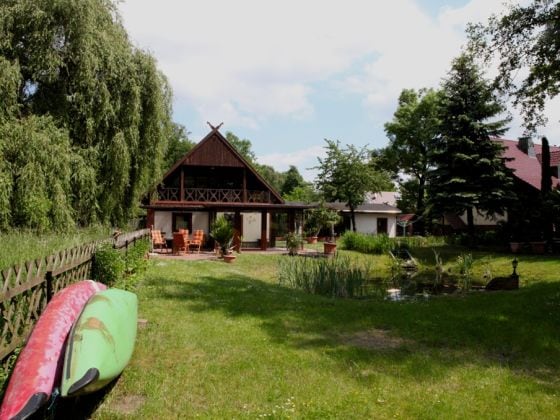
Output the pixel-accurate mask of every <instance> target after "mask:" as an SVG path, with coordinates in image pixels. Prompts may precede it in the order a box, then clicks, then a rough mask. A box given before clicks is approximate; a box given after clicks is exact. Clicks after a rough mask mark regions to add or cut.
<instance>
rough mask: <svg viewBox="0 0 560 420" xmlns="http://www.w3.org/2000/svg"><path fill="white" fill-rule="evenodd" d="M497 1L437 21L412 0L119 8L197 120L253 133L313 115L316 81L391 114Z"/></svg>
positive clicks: (135, 1) (210, 1)
mask: <svg viewBox="0 0 560 420" xmlns="http://www.w3.org/2000/svg"><path fill="white" fill-rule="evenodd" d="M502 3H503V0H471V1H470V2H468V3H467V4H466V5H465V6H463V7H460V8H455V9H453V8H451V7H446V8H444V9H442V10H441V11H440V13H439V15H438V16H437V17H435V18H434V17H431V16H430V15H429V14H428V13H426V12H425V11H423V10H422V9H421V8H420V7H419V6H418V5H417V3H415V1H414V0H392V1H385V2H376V1H371V0H347V1H344V2H342V1H339V0H305V1H301V0H283V1H262V0H237V1H228V0H205V1H196V2H194V1H193V2H184V1H179V0H159V1H158V2H154V1H153V0H128V1H126V2H125V3H121V4H120V5H119V8H120V10H121V12H122V16H123V21H124V24H125V27H126V28H127V30H128V32H129V34H130V35H131V38H132V39H133V41H134V42H135V43H136V44H137V45H139V46H140V47H142V48H147V49H149V50H150V51H152V52H153V53H154V55H155V56H156V57H157V58H158V60H159V64H160V67H161V68H162V70H163V72H164V73H165V74H166V75H167V76H168V78H169V80H170V81H171V84H172V86H173V89H174V92H175V96H176V101H179V102H183V103H188V104H189V105H190V106H191V107H194V108H195V109H196V110H197V111H198V112H199V114H200V118H201V120H202V121H206V120H210V121H214V122H216V121H226V122H227V124H228V126H233V125H238V126H245V127H249V128H251V129H257V128H259V126H260V125H261V124H262V123H263V122H264V121H267V120H269V119H271V118H273V117H282V118H290V119H306V118H309V117H311V116H313V115H314V112H315V109H314V104H313V103H312V93H313V92H314V89H317V82H321V81H324V82H328V83H326V84H321V87H324V86H327V88H328V89H335V90H337V91H341V92H346V93H353V94H358V95H359V97H361V98H362V101H363V103H364V105H365V106H366V107H368V108H370V109H371V110H372V111H373V112H372V114H375V112H376V111H377V110H383V111H384V114H387V110H390V112H391V113H392V110H394V107H395V106H396V102H397V98H398V95H399V93H400V91H401V90H402V89H403V88H409V87H410V88H421V87H427V86H436V85H437V84H438V83H439V81H440V80H441V78H442V77H444V76H445V74H446V72H447V70H448V69H449V67H450V63H451V60H452V58H453V57H455V56H457V55H458V53H459V51H460V48H461V45H462V44H463V43H464V41H465V33H464V28H465V25H466V23H467V22H476V21H484V20H486V18H487V17H488V16H489V15H490V14H491V13H493V12H498V11H500V10H503V8H504V6H503V4H502ZM367 57H369V58H367ZM342 75H344V76H342ZM341 77H342V81H340V78H341ZM337 78H338V80H339V82H333V80H335V79H337ZM554 109H557V107H555V108H554ZM389 115H390V114H389ZM556 115H558V114H556ZM555 118H556V119H557V117H555ZM191 124H192V122H191ZM191 124H189V125H191Z"/></svg>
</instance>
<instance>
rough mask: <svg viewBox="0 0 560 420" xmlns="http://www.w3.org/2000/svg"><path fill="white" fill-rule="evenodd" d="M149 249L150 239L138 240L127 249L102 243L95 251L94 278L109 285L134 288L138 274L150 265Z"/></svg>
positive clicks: (128, 288) (127, 288)
mask: <svg viewBox="0 0 560 420" xmlns="http://www.w3.org/2000/svg"><path fill="white" fill-rule="evenodd" d="M149 249H150V241H149V240H148V239H141V240H137V241H135V242H134V243H133V244H131V245H129V246H128V248H127V249H126V250H124V249H121V250H117V249H114V248H113V246H112V244H109V243H106V244H103V245H101V246H100V247H99V248H98V249H97V250H96V251H95V258H94V260H93V268H92V272H93V278H94V279H95V280H97V281H99V282H101V283H103V284H106V285H107V286H108V287H118V288H120V289H125V290H130V289H133V288H134V285H135V279H136V275H137V274H139V273H141V272H143V271H144V270H145V269H146V267H147V265H148V260H147V259H146V254H147V253H148V251H149Z"/></svg>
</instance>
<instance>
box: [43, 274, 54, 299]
mask: <svg viewBox="0 0 560 420" xmlns="http://www.w3.org/2000/svg"><path fill="white" fill-rule="evenodd" d="M45 283H46V286H47V303H49V302H50V301H51V299H52V297H53V273H52V271H47V275H46V276H45Z"/></svg>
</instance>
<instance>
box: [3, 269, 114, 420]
mask: <svg viewBox="0 0 560 420" xmlns="http://www.w3.org/2000/svg"><path fill="white" fill-rule="evenodd" d="M104 289H106V287H105V285H104V284H101V283H97V282H94V281H92V280H85V281H81V282H78V283H75V284H72V285H71V286H68V287H66V288H65V289H63V290H61V291H60V292H58V293H57V294H56V295H54V296H53V298H52V300H51V301H50V302H49V304H48V305H47V307H46V308H45V310H44V311H43V313H42V314H41V316H40V317H39V320H38V321H37V324H35V327H34V328H33V332H32V333H31V335H30V336H29V340H27V344H26V345H25V347H24V348H23V350H22V351H21V353H20V354H19V357H18V359H17V362H16V365H15V367H14V370H13V372H12V376H11V378H10V382H9V384H8V388H7V389H6V394H5V395H4V401H3V402H2V408H0V420H8V419H9V420H14V419H18V420H23V419H26V418H28V417H30V416H31V415H33V414H34V413H35V412H37V411H38V410H39V409H40V408H41V407H42V406H43V405H45V404H46V403H47V401H48V400H49V398H50V396H51V393H52V391H53V387H54V386H55V383H56V382H57V381H58V379H59V376H60V373H61V367H62V361H63V360H64V354H62V352H63V349H64V343H65V340H66V337H67V335H68V332H69V331H70V329H71V328H72V325H73V324H74V322H75V321H76V319H77V318H78V316H79V315H80V313H81V312H82V309H83V308H84V305H85V304H86V302H87V301H88V299H89V298H90V297H91V296H92V295H94V294H95V293H96V292H98V291H100V290H104Z"/></svg>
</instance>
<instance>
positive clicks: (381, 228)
mask: <svg viewBox="0 0 560 420" xmlns="http://www.w3.org/2000/svg"><path fill="white" fill-rule="evenodd" d="M382 233H384V234H387V218H386V217H378V218H377V234H378V235H380V234H382Z"/></svg>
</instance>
